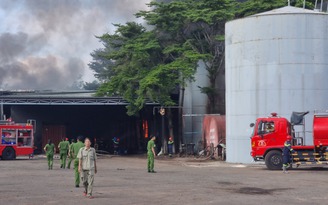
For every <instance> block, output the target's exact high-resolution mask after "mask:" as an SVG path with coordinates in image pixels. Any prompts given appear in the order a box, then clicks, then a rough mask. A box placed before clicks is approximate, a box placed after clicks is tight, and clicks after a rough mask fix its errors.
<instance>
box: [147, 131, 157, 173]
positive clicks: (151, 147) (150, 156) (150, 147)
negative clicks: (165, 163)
mask: <svg viewBox="0 0 328 205" xmlns="http://www.w3.org/2000/svg"><path fill="white" fill-rule="evenodd" d="M155 140H156V137H155V136H154V135H152V137H151V139H150V140H149V141H148V144H147V160H148V162H147V164H148V172H149V173H156V172H155V171H154V158H155V156H156V153H155V147H156V145H155Z"/></svg>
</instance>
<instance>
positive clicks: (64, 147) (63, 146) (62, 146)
mask: <svg viewBox="0 0 328 205" xmlns="http://www.w3.org/2000/svg"><path fill="white" fill-rule="evenodd" d="M68 148H69V142H68V141H67V140H64V139H62V141H61V142H59V144H58V149H59V155H60V168H63V169H65V167H66V159H67V152H68Z"/></svg>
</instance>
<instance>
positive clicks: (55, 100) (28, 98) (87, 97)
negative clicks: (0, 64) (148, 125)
mask: <svg viewBox="0 0 328 205" xmlns="http://www.w3.org/2000/svg"><path fill="white" fill-rule="evenodd" d="M95 93H96V92H95V91H83V90H82V91H34V90H19V91H3V90H2V91H0V104H4V105H128V104H129V103H128V102H127V101H126V100H124V99H123V98H122V97H95ZM145 103H146V105H158V103H156V102H153V101H150V100H148V99H147V100H146V102H145Z"/></svg>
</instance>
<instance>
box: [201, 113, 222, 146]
mask: <svg viewBox="0 0 328 205" xmlns="http://www.w3.org/2000/svg"><path fill="white" fill-rule="evenodd" d="M225 140H226V121H225V116H224V115H205V116H204V119H203V141H204V143H205V147H206V146H209V145H210V143H213V145H214V147H216V146H217V145H218V144H220V143H223V144H225V143H226V142H225Z"/></svg>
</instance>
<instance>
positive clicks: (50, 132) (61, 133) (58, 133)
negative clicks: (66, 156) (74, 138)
mask: <svg viewBox="0 0 328 205" xmlns="http://www.w3.org/2000/svg"><path fill="white" fill-rule="evenodd" d="M62 138H66V126H65V125H43V127H42V148H43V147H44V146H45V145H46V144H47V143H48V140H49V139H51V140H52V142H53V143H54V144H55V147H56V150H57V152H58V144H59V142H60V141H61V139H62Z"/></svg>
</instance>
